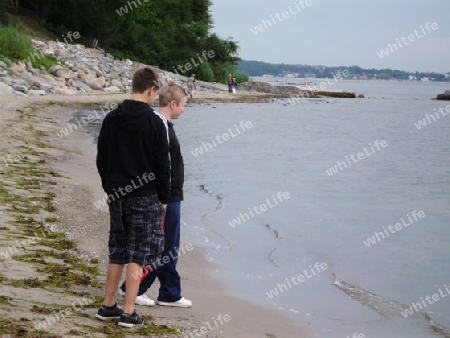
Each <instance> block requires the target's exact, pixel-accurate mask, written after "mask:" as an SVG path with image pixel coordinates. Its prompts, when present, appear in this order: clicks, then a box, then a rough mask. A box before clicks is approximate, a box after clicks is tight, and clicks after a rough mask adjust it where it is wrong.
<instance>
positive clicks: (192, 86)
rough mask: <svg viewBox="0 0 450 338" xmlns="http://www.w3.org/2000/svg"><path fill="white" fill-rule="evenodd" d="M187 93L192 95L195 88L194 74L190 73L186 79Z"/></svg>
mask: <svg viewBox="0 0 450 338" xmlns="http://www.w3.org/2000/svg"><path fill="white" fill-rule="evenodd" d="M187 87H188V93H189V95H191V98H192V96H193V95H194V90H197V85H196V83H195V74H192V75H191V77H190V78H188V80H187Z"/></svg>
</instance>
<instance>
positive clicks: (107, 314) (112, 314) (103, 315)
mask: <svg viewBox="0 0 450 338" xmlns="http://www.w3.org/2000/svg"><path fill="white" fill-rule="evenodd" d="M122 314H123V310H122V308H121V307H120V306H119V305H117V303H116V304H115V305H114V306H113V307H108V306H105V305H102V306H101V307H100V309H98V312H97V314H96V315H95V317H97V318H98V319H100V320H110V319H117V318H120V316H122Z"/></svg>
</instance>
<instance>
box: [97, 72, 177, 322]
mask: <svg viewBox="0 0 450 338" xmlns="http://www.w3.org/2000/svg"><path fill="white" fill-rule="evenodd" d="M158 92H159V82H158V76H157V74H156V73H155V72H154V71H152V70H151V69H150V68H142V69H139V70H138V71H136V73H135V74H134V76H133V83H132V95H131V99H130V100H125V101H124V102H123V103H122V104H120V105H119V107H118V108H117V109H115V110H113V111H111V112H110V113H108V115H107V116H106V117H105V120H104V121H103V124H102V128H101V130H100V135H99V138H98V145H97V148H98V154H97V168H98V172H99V174H100V177H101V180H102V186H103V189H104V190H105V192H106V193H107V195H108V204H109V212H110V233H109V242H108V247H109V265H108V272H107V276H106V287H105V289H106V290H105V299H104V302H103V305H102V306H101V307H100V309H99V310H98V313H97V315H96V317H97V318H98V319H100V320H108V319H114V318H120V320H119V325H120V326H123V327H133V326H134V325H142V324H143V323H144V320H143V319H142V318H141V317H140V316H139V315H138V314H137V313H136V311H135V309H134V307H135V304H134V301H135V298H136V296H137V293H138V288H139V282H140V277H141V275H142V269H143V266H147V265H149V264H152V263H153V262H154V261H155V260H156V259H157V258H158V256H159V255H160V254H161V253H162V251H163V250H164V231H163V229H162V223H163V219H164V208H165V206H166V204H167V202H168V198H169V194H170V160H169V146H168V134H167V129H166V121H165V120H164V119H163V118H162V117H161V116H160V115H157V114H156V113H155V112H154V111H153V109H152V108H151V107H150V105H151V104H152V103H154V102H155V100H156V98H157V97H158ZM125 264H128V267H127V271H126V282H127V291H126V295H125V303H124V308H123V310H122V308H121V307H120V306H118V305H117V303H116V293H117V288H118V284H119V281H120V277H121V275H122V270H123V267H124V265H125Z"/></svg>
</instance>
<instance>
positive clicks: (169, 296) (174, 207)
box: [158, 202, 181, 302]
mask: <svg viewBox="0 0 450 338" xmlns="http://www.w3.org/2000/svg"><path fill="white" fill-rule="evenodd" d="M180 213H181V202H172V203H168V204H167V210H166V229H165V231H164V253H163V257H165V256H167V257H169V259H170V260H169V262H168V263H165V264H164V265H163V266H162V267H161V268H160V271H159V274H158V279H159V281H160V283H161V287H160V289H159V296H158V301H161V302H176V301H178V300H180V299H181V281H180V275H179V274H178V272H177V270H176V266H177V262H178V249H179V247H180V220H181V216H180ZM166 260H167V259H166ZM158 270H159V269H158Z"/></svg>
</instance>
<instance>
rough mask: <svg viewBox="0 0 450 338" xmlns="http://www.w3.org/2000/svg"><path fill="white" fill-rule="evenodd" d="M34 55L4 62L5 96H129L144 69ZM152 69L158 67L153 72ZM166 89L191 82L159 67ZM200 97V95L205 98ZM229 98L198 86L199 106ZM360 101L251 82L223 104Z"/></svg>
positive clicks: (43, 45)
mask: <svg viewBox="0 0 450 338" xmlns="http://www.w3.org/2000/svg"><path fill="white" fill-rule="evenodd" d="M32 42H33V47H34V52H33V53H31V54H30V55H29V56H28V57H27V58H26V59H24V60H20V61H16V62H13V61H12V60H9V59H6V58H4V59H3V61H2V60H1V59H0V95H2V94H3V95H21V96H29V95H49V94H57V95H58V94H59V95H76V94H118V93H128V92H129V91H130V89H131V79H132V76H133V74H134V72H135V71H136V70H137V69H138V68H140V67H142V66H144V64H142V63H139V62H135V61H132V60H129V59H126V60H119V59H116V58H114V56H112V55H111V54H109V53H106V52H105V51H103V50H101V49H97V48H88V47H85V46H83V45H80V44H77V45H72V44H66V43H62V42H59V41H47V40H42V39H37V38H33V39H32ZM44 56H53V57H55V58H56V59H57V60H58V64H56V65H54V66H52V67H50V68H49V69H45V68H44V67H43V66H41V67H40V69H35V68H34V67H33V65H32V61H36V60H38V59H40V58H43V57H44ZM150 67H152V66H150ZM152 68H153V69H155V70H156V71H157V72H158V74H159V77H160V80H161V82H162V83H163V84H168V83H171V82H173V83H177V84H180V85H182V86H184V87H186V86H187V77H185V76H182V75H179V74H175V73H171V72H168V71H164V70H161V69H158V68H155V67H152ZM199 94H200V95H199ZM202 94H206V95H207V96H211V95H212V96H214V95H221V94H228V88H227V87H226V86H225V85H222V84H218V83H208V82H203V81H197V94H196V98H195V100H193V101H194V102H204V96H205V95H202ZM299 96H302V97H304V98H321V97H343V98H355V97H356V93H355V92H353V91H331V90H305V89H301V88H299V87H297V86H274V85H272V84H270V83H266V82H253V81H249V82H246V83H242V84H240V86H239V90H238V95H235V96H231V95H228V97H225V98H222V99H220V100H219V101H226V102H264V101H266V100H267V99H268V98H289V97H299Z"/></svg>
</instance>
